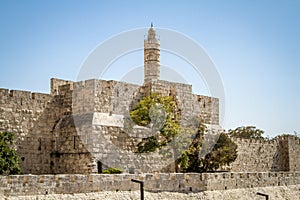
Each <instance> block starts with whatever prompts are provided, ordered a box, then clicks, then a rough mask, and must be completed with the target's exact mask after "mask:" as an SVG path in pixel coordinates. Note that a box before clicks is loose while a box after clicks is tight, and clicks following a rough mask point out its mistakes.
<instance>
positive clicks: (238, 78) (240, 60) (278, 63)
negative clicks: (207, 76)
mask: <svg viewBox="0 0 300 200" xmlns="http://www.w3.org/2000/svg"><path fill="white" fill-rule="evenodd" d="M150 22H154V25H155V26H157V27H161V28H169V29H173V30H176V31H179V32H181V33H184V34H186V35H188V36H189V37H191V38H193V39H194V40H195V41H196V42H197V43H199V44H200V45H201V46H202V47H203V48H204V49H205V50H206V52H207V53H208V55H209V56H210V57H211V59H212V60H213V61H214V63H215V65H216V67H217V69H218V71H219V73H220V75H221V77H222V80H223V85H224V88H225V95H226V113H225V123H224V128H225V129H233V128H236V127H238V126H244V125H254V126H257V127H258V128H261V129H263V130H264V131H265V132H266V134H265V135H266V136H274V135H277V134H281V133H288V132H289V133H293V132H294V131H296V132H298V133H299V134H300V122H299V119H300V117H299V113H300V100H299V98H300V90H299V86H300V78H299V77H300V50H299V47H300V1H298V0H295V1H293V0H289V1H284V0H282V1H274V0H269V1H267V0H253V1H246V0H245V1H241V0H238V1H232V0H229V1H221V0H220V1H199V0H197V1H108V0H107V1H77V0H65V1H55V0H52V1H30V0H27V1H5V0H2V1H0V51H1V53H0V67H1V68H0V87H1V88H8V89H21V90H30V91H37V92H49V79H50V78H51V77H57V78H63V79H70V80H76V77H77V75H78V73H79V70H80V67H81V65H82V63H83V61H84V60H85V59H86V58H87V56H88V55H89V53H90V52H91V51H92V50H93V49H94V48H95V47H96V46H97V45H99V44H100V43H101V42H103V41H104V40H106V39H107V38H109V37H111V36H112V35H115V34H118V33H120V32H122V31H126V30H130V29H134V28H140V27H147V26H149V24H150ZM142 39H143V38H142ZM161 42H163V41H161ZM174 42H176V41H174ZM140 55H142V54H140ZM162 59H163V58H162ZM138 63H139V64H140V65H142V64H143V58H142V57H141V58H140V60H139V61H138ZM134 64H135V63H134ZM124 67H126V66H124ZM195 92H197V91H195Z"/></svg>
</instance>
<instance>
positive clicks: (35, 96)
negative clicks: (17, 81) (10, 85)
mask: <svg viewBox="0 0 300 200" xmlns="http://www.w3.org/2000/svg"><path fill="white" fill-rule="evenodd" d="M49 97H50V95H49V94H45V93H37V92H30V91H24V90H9V89H5V88H0V98H2V99H7V98H15V99H32V100H48V99H49Z"/></svg>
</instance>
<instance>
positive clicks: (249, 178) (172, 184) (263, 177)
mask: <svg viewBox="0 0 300 200" xmlns="http://www.w3.org/2000/svg"><path fill="white" fill-rule="evenodd" d="M131 179H137V180H141V181H144V184H145V190H146V191H153V192H159V191H170V192H201V191H207V190H227V189H239V188H255V187H267V186H290V185H297V184H300V173H299V172H298V173H291V172H264V173H262V172H261V173H253V172H252V173H212V174H209V173H203V174H199V173H186V174H182V173H176V174H175V173H171V174H170V173H157V174H148V173H145V174H116V175H109V174H107V175H106V174H90V175H83V174H66V175H63V174H59V175H15V176H0V197H1V195H4V196H6V197H9V196H19V195H38V194H42V195H46V194H73V193H89V192H100V191H134V190H139V185H138V184H136V183H133V182H131Z"/></svg>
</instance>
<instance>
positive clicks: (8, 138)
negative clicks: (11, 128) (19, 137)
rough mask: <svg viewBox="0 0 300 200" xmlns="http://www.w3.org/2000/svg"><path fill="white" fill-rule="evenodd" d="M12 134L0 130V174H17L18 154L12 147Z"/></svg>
mask: <svg viewBox="0 0 300 200" xmlns="http://www.w3.org/2000/svg"><path fill="white" fill-rule="evenodd" d="M14 138H15V137H14V134H13V133H11V132H0V174H1V175H11V174H19V173H20V171H21V170H20V167H19V160H20V158H19V156H18V154H17V152H16V150H15V149H14Z"/></svg>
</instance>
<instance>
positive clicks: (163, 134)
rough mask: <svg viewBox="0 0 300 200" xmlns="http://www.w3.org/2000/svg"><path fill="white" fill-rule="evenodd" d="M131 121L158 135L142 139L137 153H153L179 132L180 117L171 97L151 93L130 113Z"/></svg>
mask: <svg viewBox="0 0 300 200" xmlns="http://www.w3.org/2000/svg"><path fill="white" fill-rule="evenodd" d="M130 117H131V119H132V120H133V121H134V122H135V123H136V124H138V125H140V126H149V127H151V128H152V129H153V130H156V129H157V131H158V133H159V134H156V135H154V136H151V137H148V138H144V139H143V141H142V142H140V143H139V144H138V149H137V152H138V153H145V152H153V151H155V150H156V149H158V148H161V147H162V146H165V145H167V144H168V143H169V142H170V141H172V139H173V138H174V136H176V135H177V134H178V131H179V119H180V115H179V112H178V109H177V104H176V102H175V101H174V99H173V97H171V96H161V95H159V94H157V93H153V94H152V95H151V96H146V97H144V98H143V99H142V100H140V101H139V102H138V103H137V104H136V105H135V106H134V108H133V109H132V110H131V112H130Z"/></svg>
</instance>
